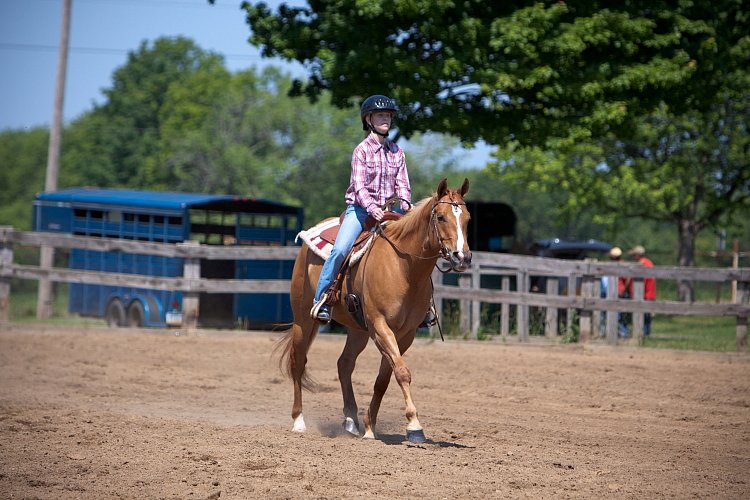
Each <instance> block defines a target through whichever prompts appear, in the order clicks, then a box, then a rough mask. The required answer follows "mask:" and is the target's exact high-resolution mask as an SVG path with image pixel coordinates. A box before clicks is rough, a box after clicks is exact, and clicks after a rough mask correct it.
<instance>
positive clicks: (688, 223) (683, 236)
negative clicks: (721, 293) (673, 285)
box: [677, 218, 698, 302]
mask: <svg viewBox="0 0 750 500" xmlns="http://www.w3.org/2000/svg"><path fill="white" fill-rule="evenodd" d="M678 231H679V235H678V245H679V249H678V254H677V265H678V266H681V267H692V266H693V265H694V264H695V237H696V235H697V233H698V227H697V224H696V223H695V219H692V218H685V219H680V220H679V221H678ZM677 300H680V301H683V302H693V301H694V300H695V292H694V290H693V282H692V281H689V280H679V281H678V282H677Z"/></svg>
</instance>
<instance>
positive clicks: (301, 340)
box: [288, 321, 317, 432]
mask: <svg viewBox="0 0 750 500" xmlns="http://www.w3.org/2000/svg"><path fill="white" fill-rule="evenodd" d="M316 333H317V325H316V324H314V323H313V322H312V321H310V322H304V321H303V322H302V324H297V323H295V324H294V325H292V329H291V332H290V339H289V342H290V344H289V352H288V356H289V358H288V361H289V375H290V376H291V379H292V383H293V385H294V403H292V419H293V420H294V424H293V426H292V431H293V432H305V431H306V430H307V426H306V425H305V418H304V417H303V415H302V389H305V388H309V387H310V385H311V381H310V380H309V378H308V377H307V374H306V373H305V365H306V364H307V352H308V350H309V349H310V344H311V343H312V341H313V339H314V338H315V334H316Z"/></svg>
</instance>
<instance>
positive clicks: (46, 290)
mask: <svg viewBox="0 0 750 500" xmlns="http://www.w3.org/2000/svg"><path fill="white" fill-rule="evenodd" d="M71 2H72V0H63V16H62V26H61V29H60V48H59V50H58V55H57V80H56V83H55V110H54V114H53V119H52V127H51V128H50V134H49V151H48V153H47V176H46V178H45V181H44V190H45V191H56V190H57V177H58V171H59V167H60V137H61V136H62V121H63V101H64V98H65V73H66V70H67V67H68V39H69V38H70V11H71ZM54 257H55V248H54V247H49V246H46V245H45V246H42V247H41V249H40V255H39V267H40V268H42V269H47V270H49V269H51V268H52V264H53V261H54ZM52 299H53V296H52V282H51V281H50V280H49V279H48V278H42V279H40V280H39V292H38V296H37V302H36V317H37V319H48V318H49V317H50V316H52Z"/></svg>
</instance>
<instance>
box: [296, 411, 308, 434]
mask: <svg viewBox="0 0 750 500" xmlns="http://www.w3.org/2000/svg"><path fill="white" fill-rule="evenodd" d="M306 430H307V426H306V425H305V419H304V417H303V416H302V414H301V413H300V414H299V415H298V416H297V418H295V419H294V425H293V426H292V432H305V431H306Z"/></svg>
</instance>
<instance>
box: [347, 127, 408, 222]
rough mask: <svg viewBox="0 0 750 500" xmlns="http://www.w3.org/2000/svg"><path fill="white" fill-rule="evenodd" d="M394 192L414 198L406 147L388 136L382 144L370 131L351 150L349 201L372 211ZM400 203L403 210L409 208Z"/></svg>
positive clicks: (406, 197)
mask: <svg viewBox="0 0 750 500" xmlns="http://www.w3.org/2000/svg"><path fill="white" fill-rule="evenodd" d="M394 195H395V196H398V197H399V198H403V199H405V200H408V201H411V187H410V186H409V173H408V172H407V171H406V156H405V155H404V150H403V149H401V148H399V147H398V145H397V144H396V143H395V142H392V141H390V140H389V139H386V141H385V144H383V145H382V146H381V145H380V143H379V142H378V140H377V139H376V138H375V137H374V136H373V134H369V135H368V136H367V137H366V138H365V140H363V141H362V142H360V143H359V145H358V146H357V147H356V148H354V152H353V153H352V173H351V177H350V179H349V187H348V188H347V190H346V195H345V199H346V204H347V205H359V206H361V207H363V208H365V209H367V212H368V213H371V212H372V210H373V209H374V208H376V207H382V206H383V205H385V202H386V201H387V200H388V198H391V197H393V196H394ZM401 205H402V207H401V208H403V209H404V210H406V209H407V208H408V205H407V206H404V205H405V204H404V203H403V202H402V204H401Z"/></svg>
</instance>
